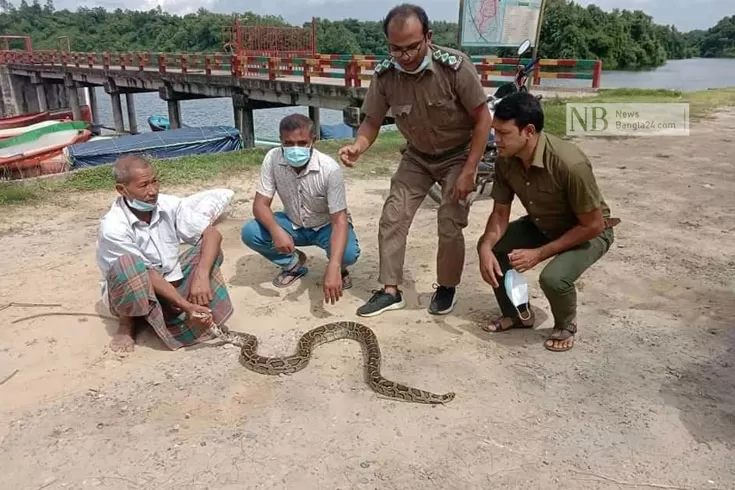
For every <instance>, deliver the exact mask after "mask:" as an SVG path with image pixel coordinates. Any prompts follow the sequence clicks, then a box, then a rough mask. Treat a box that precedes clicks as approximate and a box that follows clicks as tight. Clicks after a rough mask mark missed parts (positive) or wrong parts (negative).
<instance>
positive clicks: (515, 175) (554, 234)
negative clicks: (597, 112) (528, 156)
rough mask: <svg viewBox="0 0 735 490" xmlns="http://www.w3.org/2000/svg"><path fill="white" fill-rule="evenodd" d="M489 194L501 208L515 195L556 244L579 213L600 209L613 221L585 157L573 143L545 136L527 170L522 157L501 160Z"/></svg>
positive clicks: (575, 220) (497, 164)
mask: <svg viewBox="0 0 735 490" xmlns="http://www.w3.org/2000/svg"><path fill="white" fill-rule="evenodd" d="M490 195H491V197H492V198H493V199H494V200H495V201H496V202H498V203H500V204H511V203H512V202H513V197H514V195H517V196H518V199H519V200H520V201H521V203H522V204H523V207H525V208H526V211H527V212H528V216H529V217H530V218H531V219H532V220H533V222H534V224H536V226H537V227H538V228H539V230H541V231H542V232H543V233H544V234H545V235H547V236H548V237H549V238H550V239H552V240H554V239H556V238H558V237H560V236H561V235H563V234H564V233H566V232H567V231H569V230H570V229H571V228H573V227H574V226H576V225H577V224H578V220H577V216H576V215H577V214H581V213H588V212H590V211H593V210H595V209H598V208H601V209H602V215H603V217H604V218H609V217H610V208H609V207H608V206H607V203H606V202H605V199H604V198H603V197H602V193H601V192H600V189H599V188H598V187H597V181H596V180H595V176H594V173H593V172H592V165H591V164H590V162H589V160H588V159H587V156H586V155H585V154H584V153H583V152H582V150H580V149H579V148H578V147H577V146H576V145H574V144H573V143H570V142H568V141H564V140H562V139H561V138H559V137H557V136H554V135H551V134H547V133H544V132H543V131H542V132H541V133H539V138H538V144H537V145H536V149H535V151H534V155H533V162H532V163H531V166H530V167H529V168H528V169H526V168H525V167H524V166H523V163H521V160H520V158H518V157H510V158H505V157H498V159H497V162H496V163H495V179H494V181H493V188H492V191H491V193H490Z"/></svg>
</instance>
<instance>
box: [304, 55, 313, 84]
mask: <svg viewBox="0 0 735 490" xmlns="http://www.w3.org/2000/svg"><path fill="white" fill-rule="evenodd" d="M304 83H311V75H310V73H309V60H308V59H306V58H304Z"/></svg>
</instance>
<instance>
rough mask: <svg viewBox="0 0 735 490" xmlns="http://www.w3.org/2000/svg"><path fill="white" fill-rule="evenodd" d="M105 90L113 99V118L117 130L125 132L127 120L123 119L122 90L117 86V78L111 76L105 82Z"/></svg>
mask: <svg viewBox="0 0 735 490" xmlns="http://www.w3.org/2000/svg"><path fill="white" fill-rule="evenodd" d="M105 92H107V93H108V94H110V99H111V100H112V120H113V121H114V123H115V132H117V133H119V134H122V133H124V132H125V121H124V120H123V112H122V102H121V100H120V90H119V89H118V88H117V85H116V84H115V80H113V79H111V78H109V79H108V80H107V82H105Z"/></svg>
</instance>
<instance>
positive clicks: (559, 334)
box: [544, 323, 577, 352]
mask: <svg viewBox="0 0 735 490" xmlns="http://www.w3.org/2000/svg"><path fill="white" fill-rule="evenodd" d="M576 333H577V324H576V323H570V324H568V325H565V326H563V327H554V330H552V332H551V335H549V338H548V339H546V341H545V342H544V347H546V348H547V349H548V350H550V351H552V352H566V351H568V350H570V349H571V348H572V347H574V334H576ZM568 339H572V342H571V344H569V346H568V347H562V348H559V347H554V342H555V341H564V340H568Z"/></svg>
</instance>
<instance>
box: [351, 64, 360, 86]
mask: <svg viewBox="0 0 735 490" xmlns="http://www.w3.org/2000/svg"><path fill="white" fill-rule="evenodd" d="M360 73H362V64H361V63H360V61H359V60H354V59H353V60H352V82H353V86H354V87H358V88H359V87H362V80H361V79H360Z"/></svg>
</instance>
